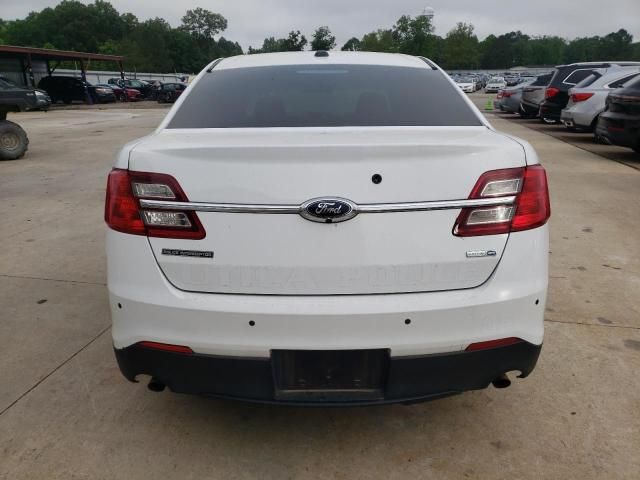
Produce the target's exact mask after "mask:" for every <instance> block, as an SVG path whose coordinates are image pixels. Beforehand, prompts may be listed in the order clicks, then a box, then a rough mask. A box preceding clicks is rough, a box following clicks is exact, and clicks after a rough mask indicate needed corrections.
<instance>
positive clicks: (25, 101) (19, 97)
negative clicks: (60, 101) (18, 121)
mask: <svg viewBox="0 0 640 480" xmlns="http://www.w3.org/2000/svg"><path fill="white" fill-rule="evenodd" d="M0 105H2V108H3V110H6V111H9V112H26V111H28V110H44V111H46V110H49V105H51V99H50V98H49V96H48V95H47V92H44V91H42V90H33V89H31V88H25V87H21V86H19V85H16V84H15V83H13V82H12V81H11V80H9V79H8V78H6V77H3V76H2V75H0Z"/></svg>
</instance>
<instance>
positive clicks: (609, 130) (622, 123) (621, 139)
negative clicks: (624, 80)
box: [596, 79, 640, 153]
mask: <svg viewBox="0 0 640 480" xmlns="http://www.w3.org/2000/svg"><path fill="white" fill-rule="evenodd" d="M596 138H597V139H598V138H602V139H605V140H606V141H607V142H608V143H613V144H614V145H620V146H622V147H629V148H633V149H634V150H635V151H636V152H638V153H640V79H638V80H636V81H632V82H631V83H630V84H627V85H625V87H624V88H619V89H617V90H614V91H612V92H611V93H610V94H609V96H608V97H607V106H606V107H605V111H604V112H602V113H601V114H600V116H599V117H598V124H597V126H596Z"/></svg>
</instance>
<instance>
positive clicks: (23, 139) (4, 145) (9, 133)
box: [0, 120, 29, 160]
mask: <svg viewBox="0 0 640 480" xmlns="http://www.w3.org/2000/svg"><path fill="white" fill-rule="evenodd" d="M27 148H29V138H28V137H27V133H26V132H25V131H24V130H23V129H22V127H21V126H20V125H18V124H17V123H13V122H10V121H9V120H3V121H0V160H17V159H18V158H21V157H22V156H23V155H24V154H25V152H26V151H27Z"/></svg>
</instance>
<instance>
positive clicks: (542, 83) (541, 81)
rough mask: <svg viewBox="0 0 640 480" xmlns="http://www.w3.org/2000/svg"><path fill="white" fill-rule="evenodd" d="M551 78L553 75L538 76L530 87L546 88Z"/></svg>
mask: <svg viewBox="0 0 640 480" xmlns="http://www.w3.org/2000/svg"><path fill="white" fill-rule="evenodd" d="M552 76H553V73H548V74H546V75H540V76H539V77H538V78H536V81H535V82H533V83H532V84H531V86H532V87H546V86H547V85H549V82H550V81H551V77H552Z"/></svg>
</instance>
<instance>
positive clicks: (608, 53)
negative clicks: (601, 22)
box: [600, 28, 633, 60]
mask: <svg viewBox="0 0 640 480" xmlns="http://www.w3.org/2000/svg"><path fill="white" fill-rule="evenodd" d="M632 43H633V35H631V34H630V33H629V32H627V31H626V30H625V29H624V28H621V29H620V30H618V31H617V32H612V33H610V34H608V35H605V36H604V37H602V39H601V44H600V55H601V58H602V59H606V60H629V58H631V56H632V55H633V47H632Z"/></svg>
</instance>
